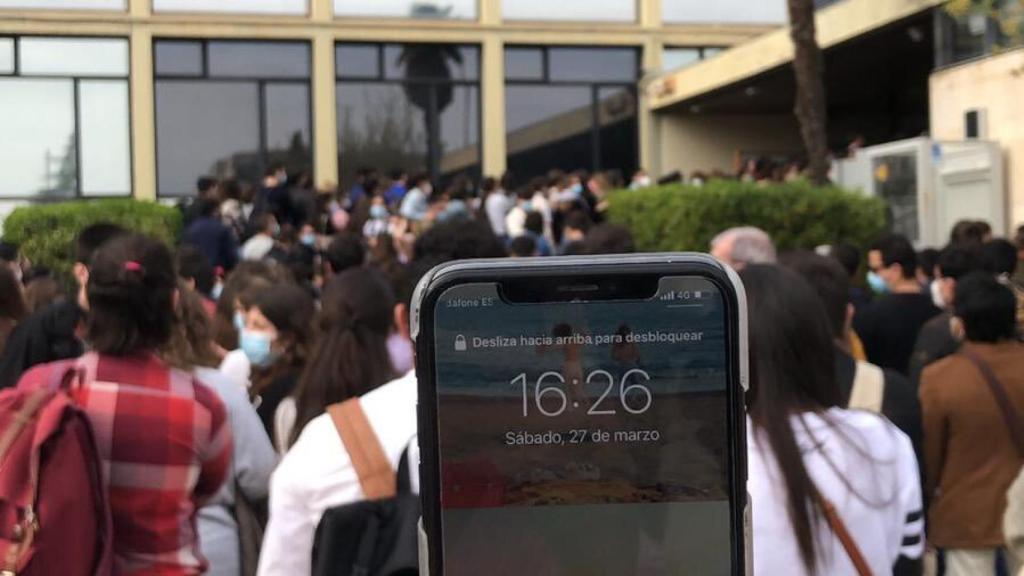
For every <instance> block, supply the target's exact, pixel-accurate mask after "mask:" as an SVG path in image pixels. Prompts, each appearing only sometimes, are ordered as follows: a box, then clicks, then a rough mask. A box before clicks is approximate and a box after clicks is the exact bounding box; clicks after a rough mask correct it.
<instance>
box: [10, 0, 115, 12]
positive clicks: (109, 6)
mask: <svg viewBox="0 0 1024 576" xmlns="http://www.w3.org/2000/svg"><path fill="white" fill-rule="evenodd" d="M125 2H126V0H0V8H58V9H72V10H124V9H125V8H126V6H125Z"/></svg>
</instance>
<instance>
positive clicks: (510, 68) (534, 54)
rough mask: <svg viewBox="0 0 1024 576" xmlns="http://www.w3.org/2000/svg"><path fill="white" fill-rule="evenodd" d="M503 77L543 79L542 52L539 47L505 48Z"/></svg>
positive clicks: (511, 78)
mask: <svg viewBox="0 0 1024 576" xmlns="http://www.w3.org/2000/svg"><path fill="white" fill-rule="evenodd" d="M505 77H506V78H508V79H510V80H543V79H544V52H543V51H542V50H541V49H540V48H508V49H506V50H505Z"/></svg>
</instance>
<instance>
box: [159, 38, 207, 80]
mask: <svg viewBox="0 0 1024 576" xmlns="http://www.w3.org/2000/svg"><path fill="white" fill-rule="evenodd" d="M153 52H154V66H155V70H156V73H157V75H166V76H200V75H202V73H203V45H202V43H200V42H188V41H182V42H177V41H160V42H157V43H156V45H155V47H154V50H153Z"/></svg>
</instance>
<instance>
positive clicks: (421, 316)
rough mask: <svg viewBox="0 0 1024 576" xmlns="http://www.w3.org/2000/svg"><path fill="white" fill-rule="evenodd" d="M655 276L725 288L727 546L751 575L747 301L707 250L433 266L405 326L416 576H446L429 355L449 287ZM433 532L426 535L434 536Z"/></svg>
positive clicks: (738, 569) (738, 568)
mask: <svg viewBox="0 0 1024 576" xmlns="http://www.w3.org/2000/svg"><path fill="white" fill-rule="evenodd" d="M637 273H658V274H661V275H664V276H673V275H701V276H705V277H707V278H709V279H711V280H712V281H714V282H715V283H716V284H718V285H719V287H720V288H722V290H723V294H724V295H726V303H727V310H728V328H729V330H730V331H734V333H735V335H736V338H735V339H734V340H733V346H731V350H730V351H729V354H730V355H729V368H730V382H731V383H736V384H738V385H739V387H738V388H736V387H735V386H733V387H731V389H732V390H734V392H735V394H734V395H732V397H731V402H730V407H729V409H730V412H731V415H730V417H731V419H732V424H733V426H732V430H734V431H735V432H736V433H735V434H734V435H733V436H732V438H730V447H731V450H732V451H733V453H734V454H736V459H735V466H736V469H735V470H734V474H733V476H734V478H736V480H737V481H736V482H734V483H733V486H731V490H732V494H731V500H732V501H734V502H738V503H740V504H741V505H740V506H736V507H734V508H733V510H732V522H731V523H732V526H733V534H732V538H733V540H734V545H733V546H732V547H731V550H730V553H731V554H732V556H733V558H732V565H733V566H734V574H736V575H743V574H746V575H750V574H752V550H753V548H752V535H751V530H750V526H751V514H752V511H751V508H750V499H749V497H748V494H747V489H746V478H747V462H746V416H745V405H744V402H743V392H746V391H747V390H748V388H749V358H748V336H747V300H746V292H745V291H744V288H743V283H742V282H741V280H740V278H739V276H738V275H737V274H736V272H735V271H734V270H733V269H732V268H730V267H729V266H726V265H724V264H722V263H721V262H720V261H718V260H716V259H714V258H712V257H711V256H708V255H706V254H698V253H663V254H635V255H615V256H579V257H559V258H525V259H515V260H512V259H502V260H486V259H485V260H463V261H456V262H450V263H447V264H442V265H440V266H437V267H436V268H434V269H432V270H431V271H430V272H428V273H427V274H426V275H425V276H424V277H423V279H422V280H421V281H420V283H419V284H418V285H417V287H416V290H415V292H414V294H413V302H412V310H411V314H410V316H411V319H410V328H411V333H412V338H413V341H414V344H415V349H416V357H417V362H416V375H417V380H418V387H419V403H418V406H417V414H418V419H419V429H418V432H419V445H420V455H421V459H420V478H421V481H420V487H421V502H422V510H423V518H422V519H421V521H420V524H419V547H420V567H421V571H420V573H421V574H424V575H429V576H443V574H444V567H443V560H444V559H443V557H442V554H441V553H440V545H441V542H440V537H439V534H440V533H439V530H438V529H437V528H438V527H439V526H440V513H441V506H440V500H439V494H440V465H439V463H440V459H439V455H438V447H437V427H436V426H434V422H435V421H436V382H435V378H434V374H435V371H434V359H433V342H432V341H431V340H432V336H433V326H432V324H433V307H434V305H435V303H436V302H437V300H438V299H439V298H440V296H441V294H442V293H443V292H444V291H445V290H447V289H448V288H450V287H452V286H454V285H457V284H461V283H467V282H479V281H496V280H497V281H500V280H502V279H522V278H531V277H535V278H544V277H550V276H558V277H571V276H582V275H587V276H598V275H605V274H607V275H619V274H622V275H628V274H637ZM432 534H433V535H434V536H435V537H433V538H431V535H432Z"/></svg>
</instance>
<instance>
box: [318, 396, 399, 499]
mask: <svg viewBox="0 0 1024 576" xmlns="http://www.w3.org/2000/svg"><path fill="white" fill-rule="evenodd" d="M327 413H328V414H330V416H331V420H332V421H333V422H334V427H335V428H337V430H338V435H339V436H341V441H342V443H343V444H344V445H345V450H347V451H348V455H349V458H350V459H351V460H352V467H353V468H355V469H356V475H358V476H359V486H360V487H361V488H362V489H363V495H365V496H366V499H367V500H381V499H384V498H393V497H394V496H395V488H396V486H395V471H394V469H393V468H392V467H391V461H390V460H388V457H387V454H385V453H384V447H383V446H381V444H380V439H379V438H377V433H376V432H374V431H373V427H372V426H371V425H370V421H369V420H368V419H367V418H366V412H363V407H362V405H361V404H360V403H359V398H352V399H350V400H346V401H345V402H342V403H341V404H334V405H332V406H328V407H327Z"/></svg>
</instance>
